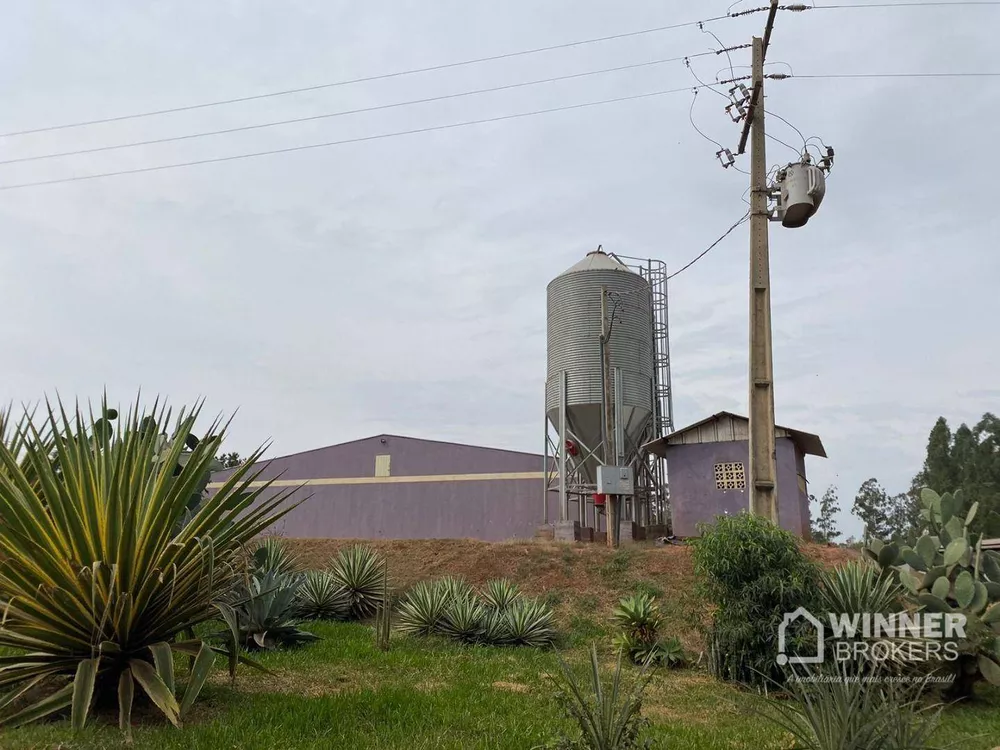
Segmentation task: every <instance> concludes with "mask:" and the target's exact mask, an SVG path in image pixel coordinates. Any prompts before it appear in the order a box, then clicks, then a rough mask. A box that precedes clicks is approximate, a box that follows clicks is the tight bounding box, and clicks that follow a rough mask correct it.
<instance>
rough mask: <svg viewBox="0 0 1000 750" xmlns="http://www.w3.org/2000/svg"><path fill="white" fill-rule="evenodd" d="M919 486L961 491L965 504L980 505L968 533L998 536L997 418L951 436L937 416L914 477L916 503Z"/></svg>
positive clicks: (999, 453) (999, 423)
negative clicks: (922, 461)
mask: <svg viewBox="0 0 1000 750" xmlns="http://www.w3.org/2000/svg"><path fill="white" fill-rule="evenodd" d="M921 487H931V488H933V489H934V490H936V491H937V492H941V493H943V492H954V491H955V490H956V489H959V488H961V489H962V490H963V492H964V493H965V496H966V502H967V503H968V504H970V505H971V504H972V503H973V502H978V503H979V512H978V513H977V514H976V517H975V520H974V521H973V523H972V524H971V526H970V531H972V533H974V534H982V535H985V536H987V537H997V536H1000V419H998V418H997V417H996V416H995V415H994V414H992V413H990V412H987V413H986V414H984V415H983V417H982V419H980V420H979V422H977V423H976V425H975V426H974V427H971V428H970V427H969V426H968V425H965V424H963V425H961V426H960V427H958V429H956V430H955V432H954V434H953V433H952V432H951V430H950V429H949V428H948V423H947V421H945V418H944V417H939V418H938V420H937V422H935V423H934V427H933V429H931V432H930V435H929V436H928V439H927V456H926V459H925V460H924V465H923V468H922V469H921V470H920V472H919V473H918V474H917V475H916V476H915V477H914V478H913V484H912V485H911V488H910V493H909V494H910V499H911V501H912V502H914V503H916V502H917V501H918V500H919V491H920V488H921Z"/></svg>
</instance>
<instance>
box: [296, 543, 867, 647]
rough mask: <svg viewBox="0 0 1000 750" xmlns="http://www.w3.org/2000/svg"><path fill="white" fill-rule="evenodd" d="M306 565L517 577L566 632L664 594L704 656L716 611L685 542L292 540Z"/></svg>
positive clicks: (837, 559) (676, 623)
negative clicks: (348, 563)
mask: <svg viewBox="0 0 1000 750" xmlns="http://www.w3.org/2000/svg"><path fill="white" fill-rule="evenodd" d="M287 541H288V543H289V545H290V546H291V548H292V550H293V552H294V553H295V555H296V556H297V557H298V559H299V562H300V564H302V565H303V566H304V567H307V568H326V567H329V565H330V561H331V560H332V559H333V558H334V557H335V556H336V554H337V552H338V551H340V550H341V549H343V548H344V547H347V546H350V545H352V544H359V543H360V544H366V545H369V546H371V547H373V548H374V549H376V550H378V551H379V552H381V553H382V554H383V555H385V557H386V559H387V560H388V563H389V575H390V577H391V579H392V585H393V588H395V589H396V591H398V592H402V591H405V590H407V589H409V588H410V587H411V586H412V585H413V584H415V583H416V582H418V581H421V580H427V579H432V578H438V577H440V576H445V575H451V576H461V577H462V578H465V579H466V580H467V581H468V582H469V583H471V584H472V585H474V586H482V585H484V584H485V583H486V582H487V581H489V580H491V579H494V578H510V579H512V580H514V581H515V582H517V584H518V585H519V586H520V587H521V589H522V591H524V593H525V594H527V595H529V596H537V597H542V598H544V599H546V600H547V601H548V602H549V604H551V605H552V606H553V607H554V608H555V610H556V613H557V616H558V618H559V621H560V624H561V626H562V627H563V629H567V628H570V627H575V628H577V629H579V630H580V631H581V632H582V633H584V634H586V632H587V629H588V628H590V629H593V628H600V627H605V626H606V625H607V620H608V616H609V615H610V613H611V611H612V609H613V608H614V607H615V606H616V605H617V603H618V601H619V600H620V599H621V598H622V597H624V596H626V595H628V594H630V593H634V592H636V591H640V590H641V591H648V592H649V593H651V594H653V595H654V596H656V598H657V600H658V601H659V602H660V606H661V609H662V610H663V611H664V615H665V618H666V624H667V629H666V632H667V633H668V634H669V635H676V636H678V637H679V638H680V639H681V642H682V643H683V644H684V646H685V647H686V648H688V649H690V650H692V651H695V652H697V651H699V650H700V648H701V638H700V635H699V632H698V631H699V625H700V624H701V623H702V622H703V621H704V619H705V617H706V616H707V614H708V611H709V610H708V607H707V606H706V604H705V602H704V601H703V600H702V599H701V598H700V597H699V596H698V593H697V578H696V576H695V574H694V563H693V560H692V549H691V548H690V547H688V546H685V545H678V546H665V547H656V546H653V545H651V544H635V545H630V546H628V547H623V548H621V549H619V550H611V549H608V548H607V547H605V546H602V545H599V544H580V543H577V544H559V543H555V542H549V541H542V540H528V541H519V542H499V543H494V542H480V541H476V540H471V539H389V540H352V539H289V540H287ZM803 549H804V551H805V553H806V554H807V555H808V556H809V557H810V558H811V559H814V560H816V561H817V562H819V563H820V564H822V565H824V566H833V565H837V564H840V563H843V562H846V561H847V560H850V559H854V558H855V557H857V553H855V552H854V551H853V550H845V549H841V548H837V547H827V546H824V545H816V544H804V545H803Z"/></svg>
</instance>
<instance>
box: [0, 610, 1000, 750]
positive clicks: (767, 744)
mask: <svg viewBox="0 0 1000 750" xmlns="http://www.w3.org/2000/svg"><path fill="white" fill-rule="evenodd" d="M307 627H308V628H309V629H311V630H313V631H314V632H316V633H317V634H318V635H320V636H322V638H323V640H322V641H319V642H318V643H315V644H312V645H309V646H306V647H304V648H302V649H298V650H294V651H285V652H279V653H269V654H264V655H263V656H262V657H261V658H260V660H261V661H262V662H263V663H264V664H265V665H266V666H267V667H268V668H270V669H272V670H273V671H274V673H273V674H271V675H266V674H260V673H256V672H253V671H252V670H249V669H246V668H241V670H240V674H239V676H238V678H237V683H236V686H235V688H233V687H231V686H230V685H229V684H228V679H227V678H226V676H225V670H224V666H223V664H222V663H221V660H220V664H219V669H218V672H217V674H215V675H214V676H213V678H212V682H211V683H210V685H209V686H208V687H207V688H206V690H205V693H204V694H203V696H202V698H201V699H200V700H199V702H198V704H196V709H195V711H194V712H193V713H192V716H191V719H190V721H189V726H187V727H186V728H185V729H184V730H183V731H178V730H176V729H174V728H173V727H170V726H169V725H165V724H164V723H162V720H160V719H158V718H156V715H155V714H154V713H153V712H146V711H142V712H140V713H139V714H138V715H139V716H141V722H138V723H137V726H136V728H135V744H134V747H135V748H139V749H141V750H147V749H148V750H167V749H176V750H182V749H186V748H192V749H194V750H216V748H240V749H241V750H256V749H258V748H259V749H260V750H305V749H306V748H308V749H310V750H326V749H327V748H340V747H344V748H352V749H355V748H356V749H358V750H368V749H372V750H374V749H375V748H378V749H379V750H396V749H398V750H403V749H404V748H405V749H406V750H432V749H433V750H470V749H472V748H491V749H492V748H496V749H498V750H528V749H529V748H532V747H534V746H535V745H539V744H542V743H544V742H546V741H548V740H550V739H552V738H553V737H554V736H555V735H556V734H557V733H558V732H560V731H562V730H565V729H567V728H568V726H569V725H568V724H567V723H566V721H565V720H564V719H563V718H562V716H561V714H560V712H559V710H558V708H557V707H556V705H555V703H554V702H553V701H552V700H551V695H550V693H551V691H550V689H549V687H548V686H547V683H546V681H545V680H544V678H542V677H541V675H543V674H546V673H549V674H551V673H554V672H555V671H556V670H557V669H558V668H559V667H558V660H557V657H556V655H555V654H554V653H553V652H541V651H532V650H528V649H510V648H508V649H503V648H473V647H463V646H460V645H457V644H454V643H451V642H448V641H443V640H417V639H404V638H396V637H394V638H393V642H392V649H391V650H390V651H389V652H388V653H382V652H380V651H378V650H376V648H375V646H374V641H373V638H372V632H371V629H370V628H368V627H366V626H364V625H359V624H354V623H339V624H326V623H317V624H313V625H309V626H307ZM594 639H599V640H602V641H603V642H604V644H605V645H606V641H607V639H608V635H607V631H606V628H605V627H604V626H603V625H602V624H601V623H599V622H597V621H595V620H592V619H589V618H586V617H576V618H574V619H573V622H572V624H571V628H570V634H569V639H568V640H569V643H570V647H571V650H569V651H567V652H566V654H565V655H566V656H567V658H569V659H570V661H571V662H572V663H576V664H578V665H580V666H582V660H583V658H584V648H585V646H586V644H588V643H589V642H590V641H591V640H594ZM605 653H607V651H606V650H605ZM607 662H608V667H609V668H610V666H611V663H610V662H611V660H610V658H608V659H607ZM984 694H987V696H988V698H989V699H990V701H989V702H984V703H982V704H980V705H972V706H968V707H959V708H952V709H950V710H949V711H948V713H947V715H946V719H945V726H946V732H944V733H942V742H941V744H948V743H950V742H953V741H957V740H961V739H962V738H965V741H964V742H960V744H958V745H956V747H959V748H963V749H966V748H967V749H968V750H986V749H988V748H992V747H994V746H995V745H996V744H997V742H996V740H997V738H1000V712H998V711H997V710H996V706H997V705H998V703H1000V693H998V692H997V691H993V692H992V693H985V691H984ZM755 707H756V701H755V700H754V698H753V696H750V695H747V694H745V693H741V692H739V691H737V690H735V689H733V688H731V687H729V686H726V685H721V684H719V683H717V682H715V681H713V680H712V679H711V678H709V677H708V676H707V675H705V674H703V673H701V672H696V671H664V672H662V673H659V674H657V675H656V676H655V677H654V678H653V682H652V684H651V686H650V692H649V695H648V698H647V700H646V701H645V706H644V711H645V713H646V715H648V716H649V718H650V719H651V720H652V722H653V726H652V729H651V733H650V734H651V736H652V737H653V738H654V739H657V740H659V741H660V746H661V747H664V748H671V747H678V748H685V749H686V750H687V749H689V750H715V749H720V750H721V749H722V748H727V749H732V748H737V749H739V748H744V749H746V750H751V749H752V750H780V749H782V748H787V747H788V746H789V745H788V742H787V739H786V738H784V737H783V736H782V734H781V732H780V731H778V730H776V729H774V728H772V727H771V726H770V725H768V724H767V723H765V722H764V721H763V720H762V719H761V718H760V717H759V716H758V715H757V714H756V711H755ZM975 735H981V736H982V739H980V740H970V739H968V738H970V737H973V736H975ZM989 738H992V740H993V741H992V742H991V741H990V739H989ZM0 747H2V748H4V750H29V749H30V750H55V749H56V748H61V749H62V750H105V749H106V748H123V747H124V744H123V742H122V739H121V736H120V734H119V732H118V730H117V727H116V726H114V725H113V722H112V720H111V718H110V717H101V718H99V719H98V721H94V722H91V724H90V725H89V726H88V728H87V729H86V731H84V732H82V733H81V734H79V735H76V736H74V735H73V733H72V732H71V730H70V728H69V726H68V722H66V721H65V720H61V721H55V722H49V723H42V724H36V725H33V726H29V727H25V728H21V729H16V730H8V731H6V732H3V733H2V734H0Z"/></svg>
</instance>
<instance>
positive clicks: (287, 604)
mask: <svg viewBox="0 0 1000 750" xmlns="http://www.w3.org/2000/svg"><path fill="white" fill-rule="evenodd" d="M302 580H303V577H302V576H301V575H299V574H295V573H279V572H277V571H274V570H269V571H264V572H253V573H251V574H250V575H249V577H248V580H247V581H246V582H245V584H244V585H243V586H239V587H237V588H236V589H235V590H234V591H233V592H232V593H231V594H230V597H229V601H228V606H226V607H223V608H222V612H223V618H224V619H225V621H226V624H227V625H228V626H229V630H228V631H226V632H224V633H221V634H219V635H220V636H222V637H224V638H226V639H227V640H230V641H231V640H233V639H235V641H236V643H238V644H239V645H240V646H241V647H242V648H245V649H248V650H250V651H256V650H258V649H264V650H272V649H275V648H277V647H279V646H297V645H300V644H302V643H307V642H309V641H315V640H318V637H317V636H315V635H313V634H312V633H307V632H306V631H304V630H299V628H298V627H297V625H298V622H299V621H298V601H297V597H298V592H299V586H300V585H301V584H302Z"/></svg>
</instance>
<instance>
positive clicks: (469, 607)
mask: <svg viewBox="0 0 1000 750" xmlns="http://www.w3.org/2000/svg"><path fill="white" fill-rule="evenodd" d="M485 616H486V608H485V607H483V605H482V602H480V601H479V600H478V599H477V598H476V597H474V596H460V597H458V598H456V599H453V600H452V601H451V602H450V603H449V604H448V607H447V609H446V610H445V613H444V617H443V618H441V625H440V631H441V633H443V634H444V635H447V636H448V637H450V638H454V639H456V640H459V641H463V642H464V643H477V642H478V641H479V640H480V637H481V636H482V634H483V620H484V618H485Z"/></svg>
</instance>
